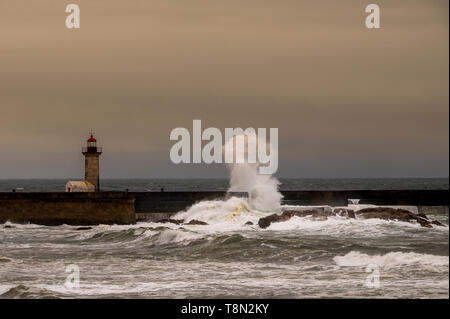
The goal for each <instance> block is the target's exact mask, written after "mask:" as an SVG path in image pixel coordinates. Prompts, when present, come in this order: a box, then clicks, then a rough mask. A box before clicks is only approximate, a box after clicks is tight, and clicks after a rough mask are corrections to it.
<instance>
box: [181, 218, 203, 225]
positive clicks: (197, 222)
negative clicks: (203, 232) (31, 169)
mask: <svg viewBox="0 0 450 319" xmlns="http://www.w3.org/2000/svg"><path fill="white" fill-rule="evenodd" d="M185 225H208V223H205V222H202V221H201V220H196V219H193V220H191V221H189V223H187V224H185Z"/></svg>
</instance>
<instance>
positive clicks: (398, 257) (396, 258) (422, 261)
mask: <svg viewBox="0 0 450 319" xmlns="http://www.w3.org/2000/svg"><path fill="white" fill-rule="evenodd" d="M333 260H334V262H335V263H336V264H337V265H338V266H342V267H358V266H367V265H368V264H375V265H378V266H380V267H384V268H392V267H399V266H413V265H415V266H422V267H435V268H443V269H445V268H446V269H447V271H448V265H449V257H448V256H436V255H429V254H418V253H414V252H389V253H387V254H385V255H368V254H364V253H361V252H358V251H351V252H349V253H348V254H346V255H344V256H336V257H334V258H333Z"/></svg>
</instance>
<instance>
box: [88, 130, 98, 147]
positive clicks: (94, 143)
mask: <svg viewBox="0 0 450 319" xmlns="http://www.w3.org/2000/svg"><path fill="white" fill-rule="evenodd" d="M87 147H97V140H96V139H95V138H94V135H92V133H91V137H90V138H89V139H88V140H87Z"/></svg>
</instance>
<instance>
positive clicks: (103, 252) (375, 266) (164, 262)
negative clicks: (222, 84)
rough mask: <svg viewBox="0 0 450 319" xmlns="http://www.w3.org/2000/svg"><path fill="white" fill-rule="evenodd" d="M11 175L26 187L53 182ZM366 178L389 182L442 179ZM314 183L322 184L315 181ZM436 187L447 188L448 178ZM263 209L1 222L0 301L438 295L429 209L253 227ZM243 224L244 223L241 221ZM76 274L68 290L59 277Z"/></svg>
mask: <svg viewBox="0 0 450 319" xmlns="http://www.w3.org/2000/svg"><path fill="white" fill-rule="evenodd" d="M21 182H22V183H21V184H20V185H22V186H21V187H24V188H25V189H28V190H31V189H36V190H38V189H40V190H49V188H46V187H48V186H49V185H54V186H53V187H56V186H57V185H59V184H58V183H59V182H48V184H45V183H41V184H39V185H34V186H33V185H32V184H33V183H32V182H29V184H27V183H24V182H23V181H21ZM8 183H9V182H8ZM14 183H16V182H14ZM52 183H53V184H52ZM107 183H108V182H107V181H104V186H105V188H106V185H107ZM109 183H110V184H108V185H109V187H111V188H114V187H123V186H125V185H126V186H128V187H130V188H131V187H136V188H139V189H141V188H142V189H143V188H144V187H147V186H148V185H154V186H152V187H160V186H161V185H163V186H164V187H166V188H170V186H169V185H171V186H172V187H173V188H174V189H175V188H176V187H178V188H180V189H183V188H182V187H188V186H187V184H190V185H191V187H192V185H197V187H198V189H202V187H204V185H205V183H207V182H205V181H204V180H202V181H198V182H195V183H193V182H192V181H188V182H186V181H177V182H174V181H164V182H155V181H145V182H144V181H141V180H138V181H135V182H134V183H135V184H133V185H134V186H130V185H132V183H131V182H130V180H128V181H109ZM171 183H172V184H171ZM184 183H186V184H184ZM211 183H217V184H211V185H210V187H209V189H212V188H214V187H213V186H212V185H223V184H221V183H223V181H214V182H211ZM292 183H293V184H295V183H297V184H296V185H308V183H310V182H301V181H298V182H294V181H293V182H292ZM302 183H304V184H302ZM364 183H366V184H365V185H366V186H365V187H366V188H367V187H368V186H367V185H368V182H367V181H366V182H362V181H357V182H353V184H352V185H351V186H348V185H347V186H345V183H344V182H343V181H336V182H335V184H334V185H333V186H330V185H328V187H332V188H334V189H335V188H337V187H341V188H344V187H348V188H352V189H354V188H355V187H357V186H355V185H360V187H363V186H362V185H363V184H364ZM370 183H372V184H371V185H372V186H371V187H378V188H382V187H386V186H384V185H387V184H389V185H395V187H394V188H396V189H399V188H405V187H410V188H411V187H412V188H414V187H421V188H422V187H423V185H424V183H425V184H426V183H428V185H431V184H433V183H434V184H433V185H434V186H432V188H435V187H437V186H436V185H441V184H440V183H441V182H439V181H434V182H433V181H427V182H425V181H420V183H421V185H422V186H417V184H415V183H414V182H411V181H409V182H405V181H389V182H386V181H384V182H383V183H382V184H380V183H379V184H377V183H376V182H374V181H371V182H370ZM446 183H447V184H446ZM43 184H45V185H46V187H44V186H43ZM3 185H5V184H3ZM14 185H18V184H14ZM144 185H145V186H144ZM183 185H186V186H183ZM225 185H226V183H225ZM322 185H323V181H321V182H320V183H318V184H315V186H314V187H317V188H321V187H323V186H322ZM339 185H341V186H339ZM398 185H403V186H402V187H399V186H398ZM11 186H13V185H12V184H11V183H9V184H8V187H10V188H11ZM140 187H141V188H140ZM285 187H286V185H285ZM305 187H306V186H305ZM430 187H431V186H430ZM440 187H447V188H444V189H448V180H445V181H443V182H442V185H441V186H440ZM225 189H226V188H225ZM282 189H283V187H282ZM308 189H309V188H308ZM133 190H134V189H133ZM270 213H271V212H263V211H260V210H257V209H254V208H253V207H252V205H251V203H249V202H248V201H247V199H243V198H236V197H232V198H230V199H228V200H226V201H219V200H217V201H204V202H200V203H197V204H196V205H194V206H192V207H190V208H189V209H188V210H186V211H183V212H179V213H178V214H177V215H176V216H174V217H173V218H176V219H184V220H185V221H190V220H193V219H197V220H201V221H204V222H206V223H208V225H175V224H170V223H137V224H135V225H98V226H94V227H92V228H89V229H82V230H79V229H77V227H76V226H68V225H63V226H56V227H48V226H39V225H32V224H29V225H18V224H11V223H6V224H3V225H0V298H110V297H114V298H236V297H242V298H347V297H353V298H448V297H449V227H448V223H449V221H448V215H447V214H445V213H443V212H441V213H440V212H437V213H434V214H432V215H430V217H431V218H432V219H436V220H439V221H441V222H442V223H444V224H445V226H436V227H434V228H422V227H421V226H420V225H417V224H412V223H405V222H397V221H383V220H381V219H370V220H360V219H345V218H342V217H330V218H329V219H327V220H323V221H318V220H312V219H311V218H309V217H305V218H299V217H294V218H292V219H290V220H288V221H285V222H279V223H273V224H272V225H271V226H269V227H268V228H267V229H261V228H259V227H258V226H257V221H258V220H259V218H261V217H264V216H267V215H268V214H270ZM249 221H250V222H252V223H253V225H246V223H247V222H249ZM74 270H75V272H74ZM76 270H79V278H80V280H79V287H73V286H70V285H69V284H67V282H69V283H71V282H72V281H71V278H73V276H74V275H75V274H76Z"/></svg>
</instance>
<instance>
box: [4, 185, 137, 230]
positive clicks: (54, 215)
mask: <svg viewBox="0 0 450 319" xmlns="http://www.w3.org/2000/svg"><path fill="white" fill-rule="evenodd" d="M7 221H9V222H13V223H31V224H39V225H49V226H53V225H62V224H67V225H97V224H132V223H135V222H136V215H135V210H134V198H133V197H132V196H130V195H129V194H128V193H112V192H107V193H63V192H57V193H56V192H55V193H0V223H5V222H7Z"/></svg>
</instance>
